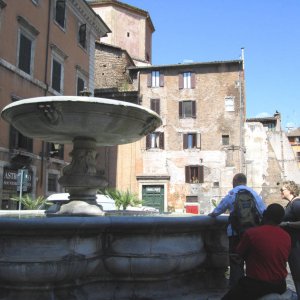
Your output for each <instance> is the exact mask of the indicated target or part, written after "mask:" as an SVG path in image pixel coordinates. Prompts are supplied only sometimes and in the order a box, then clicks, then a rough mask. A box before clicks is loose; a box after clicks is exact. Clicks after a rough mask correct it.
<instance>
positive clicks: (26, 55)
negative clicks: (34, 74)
mask: <svg viewBox="0 0 300 300" xmlns="http://www.w3.org/2000/svg"><path fill="white" fill-rule="evenodd" d="M19 38H20V41H19V43H20V44H19V63H18V67H19V69H21V70H22V71H24V72H26V73H27V74H31V52H32V40H31V39H29V38H28V37H27V36H25V35H24V34H23V33H20V37H19Z"/></svg>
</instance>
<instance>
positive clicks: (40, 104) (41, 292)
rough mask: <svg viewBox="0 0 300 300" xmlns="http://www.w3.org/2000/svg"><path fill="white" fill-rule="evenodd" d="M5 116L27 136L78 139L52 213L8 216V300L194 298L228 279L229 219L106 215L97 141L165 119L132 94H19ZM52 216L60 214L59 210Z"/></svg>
mask: <svg viewBox="0 0 300 300" xmlns="http://www.w3.org/2000/svg"><path fill="white" fill-rule="evenodd" d="M2 117H3V118H4V119H5V120H6V121H8V122H10V123H11V124H13V126H14V127H15V128H16V129H18V130H19V131H20V132H21V133H22V134H23V135H25V136H29V137H32V138H36V139H42V140H44V141H47V142H55V143H73V151H72V152H71V156H72V161H71V164H70V165H69V166H67V167H65V169H64V170H63V176H62V177H61V178H60V179H59V182H60V184H62V186H64V187H65V188H67V189H68V191H69V193H70V202H69V203H67V204H65V205H63V206H62V207H61V208H60V210H59V211H57V212H51V213H49V214H48V215H51V216H52V217H51V218H29V219H12V218H0V226H1V228H2V229H1V232H0V239H1V244H0V280H1V281H0V297H2V298H3V297H4V298H3V299H14V300H17V299H31V300H34V299H52V300H56V299H97V300H102V299H103V300H104V299H105V300H109V299H118V300H121V299H149V300H150V299H153V300H154V299H171V298H172V299H182V297H184V298H185V299H194V298H192V297H193V295H194V296H195V295H197V299H201V298H200V296H199V295H200V294H201V295H203V297H204V296H205V295H207V293H208V292H209V291H211V290H213V291H214V290H215V289H216V287H218V288H222V286H223V285H224V284H225V278H224V271H225V269H226V266H227V253H226V252H227V238H226V235H225V230H224V227H225V225H226V218H222V217H221V218H218V219H217V220H213V219H212V218H209V217H206V216H193V217H191V216H186V217H178V216H177V217H176V216H148V217H134V216H104V217H103V216H102V215H103V212H102V210H101V209H100V207H98V206H97V204H96V200H95V199H96V197H95V193H96V190H97V189H98V188H100V187H103V186H105V185H106V180H105V178H103V177H101V176H98V175H97V172H96V164H95V155H96V147H97V146H101V145H116V144H122V143H130V142H134V141H136V140H138V139H140V138H141V137H143V136H144V135H146V134H148V133H150V132H152V131H153V130H154V129H155V128H157V127H158V126H160V125H161V119H160V118H159V116H158V115H157V114H155V113H154V112H153V111H151V110H149V109H146V108H143V107H141V106H138V105H134V104H130V103H127V102H121V101H115V100H108V99H101V98H90V97H75V96H59V97H41V98H32V99H26V100H20V101H17V102H14V103H12V104H10V105H8V106H6V107H5V108H4V109H3V111H2ZM53 216H60V218H55V217H53Z"/></svg>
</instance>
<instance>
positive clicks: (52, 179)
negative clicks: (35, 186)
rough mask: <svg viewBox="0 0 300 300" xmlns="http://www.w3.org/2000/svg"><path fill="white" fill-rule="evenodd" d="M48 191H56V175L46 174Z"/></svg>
mask: <svg viewBox="0 0 300 300" xmlns="http://www.w3.org/2000/svg"><path fill="white" fill-rule="evenodd" d="M48 192H57V175H56V174H51V173H49V174H48Z"/></svg>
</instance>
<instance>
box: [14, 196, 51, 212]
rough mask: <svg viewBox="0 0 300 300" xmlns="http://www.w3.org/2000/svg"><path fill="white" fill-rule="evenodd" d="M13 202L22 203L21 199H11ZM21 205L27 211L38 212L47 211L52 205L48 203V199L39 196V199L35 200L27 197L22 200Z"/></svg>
mask: <svg viewBox="0 0 300 300" xmlns="http://www.w3.org/2000/svg"><path fill="white" fill-rule="evenodd" d="M11 200H13V201H17V202H19V201H20V198H19V197H13V198H11ZM21 203H22V205H23V208H24V209H25V210H37V209H45V208H47V207H48V206H50V205H51V204H52V203H50V202H47V199H46V198H44V197H42V196H39V197H37V198H33V197H31V196H30V195H25V196H23V197H22V198H21Z"/></svg>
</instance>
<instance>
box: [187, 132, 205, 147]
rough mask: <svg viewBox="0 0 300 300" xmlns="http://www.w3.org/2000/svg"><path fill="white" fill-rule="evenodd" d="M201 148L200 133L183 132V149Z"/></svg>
mask: <svg viewBox="0 0 300 300" xmlns="http://www.w3.org/2000/svg"><path fill="white" fill-rule="evenodd" d="M196 148H198V149H200V148H201V144H200V133H185V134H183V149H196Z"/></svg>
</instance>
